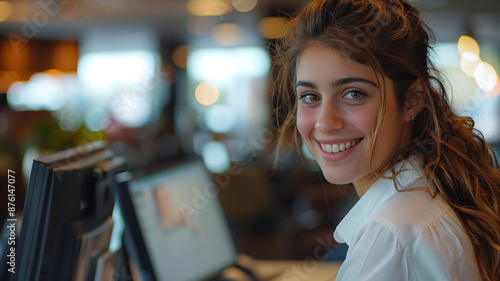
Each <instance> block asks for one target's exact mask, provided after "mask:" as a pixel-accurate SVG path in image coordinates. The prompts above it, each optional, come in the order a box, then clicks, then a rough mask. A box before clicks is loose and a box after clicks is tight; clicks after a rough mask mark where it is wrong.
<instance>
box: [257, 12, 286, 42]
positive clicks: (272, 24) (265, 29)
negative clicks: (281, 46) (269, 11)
mask: <svg viewBox="0 0 500 281" xmlns="http://www.w3.org/2000/svg"><path fill="white" fill-rule="evenodd" d="M287 23H288V19H287V18H284V17H267V18H263V19H261V20H260V22H259V33H260V35H262V37H264V38H266V39H276V38H280V37H282V36H283V34H282V31H283V28H284V27H285V25H286V24H287Z"/></svg>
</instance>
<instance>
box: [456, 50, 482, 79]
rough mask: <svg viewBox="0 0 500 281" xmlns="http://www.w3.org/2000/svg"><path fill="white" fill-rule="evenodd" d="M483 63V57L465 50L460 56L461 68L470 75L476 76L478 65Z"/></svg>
mask: <svg viewBox="0 0 500 281" xmlns="http://www.w3.org/2000/svg"><path fill="white" fill-rule="evenodd" d="M480 63H481V58H480V57H479V56H478V55H476V54H474V53H471V52H464V53H463V54H462V57H461V58H460V68H461V69H462V71H463V72H464V73H465V74H467V75H468V76H470V77H474V76H475V71H476V68H477V66H478V65H479V64H480Z"/></svg>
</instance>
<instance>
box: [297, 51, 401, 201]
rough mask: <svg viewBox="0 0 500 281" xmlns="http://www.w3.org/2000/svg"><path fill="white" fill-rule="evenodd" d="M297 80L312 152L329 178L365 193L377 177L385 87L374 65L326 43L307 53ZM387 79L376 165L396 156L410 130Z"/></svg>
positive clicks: (300, 118) (300, 121) (300, 116)
mask: <svg viewBox="0 0 500 281" xmlns="http://www.w3.org/2000/svg"><path fill="white" fill-rule="evenodd" d="M296 78H297V80H296V81H297V82H296V85H295V86H296V94H297V128H298V130H299V132H300V134H301V135H302V138H303V139H304V141H305V143H306V145H307V147H308V148H309V151H310V152H311V154H312V155H313V156H314V158H315V159H316V161H317V162H318V163H319V165H320V167H321V169H322V171H323V174H324V176H325V178H326V179H327V180H328V181H329V182H331V183H334V184H346V183H354V185H355V187H356V190H357V192H358V194H359V195H360V196H361V195H363V194H364V192H366V190H367V189H368V188H369V187H370V186H371V184H372V183H373V181H374V180H375V179H374V178H373V177H372V176H371V170H370V148H371V143H372V138H373V136H372V133H373V131H374V130H375V125H376V122H377V115H378V112H379V109H380V101H381V99H380V95H381V91H380V89H383V87H384V86H383V85H379V83H378V82H377V76H376V73H375V72H374V71H373V69H372V68H371V67H370V66H368V65H364V64H360V63H357V62H355V61H352V60H349V59H347V58H345V57H343V56H342V55H341V54H340V53H338V52H337V51H336V50H334V49H332V48H328V47H325V46H321V45H312V46H310V47H308V48H307V49H305V50H304V51H303V52H302V54H301V56H300V57H299V60H298V62H297V77H296ZM385 83H386V86H385V87H386V100H385V102H386V111H385V114H384V116H383V119H382V126H381V130H380V134H379V137H378V141H377V143H376V145H375V148H374V163H373V166H374V168H378V167H379V166H380V165H382V163H383V162H384V161H385V160H386V159H387V158H388V157H389V156H391V155H392V152H393V151H394V150H395V149H396V147H397V146H398V145H399V143H400V139H401V138H402V137H403V136H405V135H406V131H407V130H403V128H404V127H405V126H403V125H404V124H405V118H404V117H403V114H400V113H399V110H398V108H397V104H396V99H395V95H394V90H393V86H392V82H391V80H390V79H386V80H385ZM387 169H388V167H387Z"/></svg>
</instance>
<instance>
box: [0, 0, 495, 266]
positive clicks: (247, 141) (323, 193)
mask: <svg viewBox="0 0 500 281" xmlns="http://www.w3.org/2000/svg"><path fill="white" fill-rule="evenodd" d="M305 2H306V1H302V0H260V1H259V0H147V1H138V0H113V1H98V0H37V1H34V0H16V1H14V0H11V1H0V179H1V180H0V181H1V182H7V178H8V171H9V170H12V171H15V172H16V175H17V176H16V185H17V186H16V191H15V192H16V212H17V213H16V215H17V216H18V217H19V219H21V218H22V211H23V203H24V202H23V198H24V196H25V195H26V190H27V187H28V178H29V173H30V170H31V165H32V162H33V159H35V158H38V157H41V156H44V155H49V154H52V153H55V152H57V151H61V150H64V149H68V148H71V147H76V146H79V145H82V144H85V143H90V142H94V141H105V142H106V143H107V144H108V145H109V147H110V148H111V149H112V150H113V152H114V153H115V154H116V155H119V156H123V157H125V158H126V159H127V169H137V168H141V167H145V166H151V165H160V164H164V163H169V162H173V161H176V160H178V159H181V158H183V157H185V156H186V155H196V156H198V157H200V158H201V159H202V160H203V163H204V165H205V167H206V168H207V169H208V171H209V172H210V173H211V176H212V179H213V180H214V182H215V183H216V184H217V185H218V188H219V192H218V195H219V198H220V201H221V204H222V207H223V210H224V214H225V216H226V218H227V222H228V225H229V228H230V230H231V234H232V236H233V238H234V242H235V245H236V248H237V250H238V252H239V253H244V254H245V255H247V256H249V257H251V258H254V259H264V260H304V259H307V258H310V257H313V256H315V255H317V253H315V250H316V249H317V246H318V243H319V242H318V241H320V240H321V241H324V243H323V242H322V243H323V244H325V243H326V244H327V246H325V247H323V248H322V250H321V257H322V259H324V260H325V261H332V262H341V261H342V258H343V256H342V255H343V250H342V247H341V246H339V245H337V244H336V243H335V241H334V240H333V237H332V234H333V231H334V229H335V226H336V225H337V224H338V223H339V222H340V220H341V219H342V217H343V216H344V215H345V213H346V212H347V211H348V210H349V208H350V207H351V206H352V205H353V204H355V203H356V201H357V199H358V197H357V195H356V193H355V191H354V189H353V187H352V186H350V185H345V186H338V185H333V184H330V183H328V182H327V181H326V180H325V179H324V178H323V177H322V175H321V171H320V170H319V167H318V166H317V165H316V164H315V162H314V160H313V159H312V158H311V156H310V155H309V154H308V152H307V149H306V148H305V147H304V148H303V149H302V151H295V150H293V149H291V148H289V147H283V148H282V149H281V151H280V153H279V155H277V154H276V142H275V141H276V132H277V128H276V117H275V116H274V115H273V110H274V107H273V100H272V77H271V76H270V69H271V64H272V57H271V56H270V53H272V43H273V42H274V41H275V40H277V39H278V38H279V37H280V34H281V33H280V31H281V30H282V28H283V26H284V25H285V24H286V23H287V21H288V20H289V16H290V15H293V12H294V11H295V10H296V9H297V8H298V7H300V6H301V5H303V4H304V3H305ZM410 2H411V3H412V4H414V5H416V6H417V8H418V9H419V10H420V11H421V13H422V15H423V18H424V20H425V21H426V23H427V24H428V25H429V26H430V28H431V29H432V30H433V31H434V32H435V35H436V43H435V45H434V54H433V57H434V62H435V63H436V65H437V67H438V68H439V69H440V70H441V71H442V72H443V73H444V74H445V77H446V78H447V80H448V85H449V86H450V87H452V89H453V90H452V91H451V92H452V97H451V103H452V105H453V107H454V109H455V110H456V111H457V112H459V113H460V114H464V115H469V116H472V117H473V118H474V120H475V124H476V127H477V128H478V129H480V130H481V131H482V133H483V134H484V136H485V139H486V141H487V143H488V144H489V145H490V146H492V147H493V148H494V149H495V151H496V152H497V155H498V154H499V153H500V78H499V76H498V73H500V28H499V27H500V6H499V5H498V3H497V1H494V0H477V1H466V0H412V1H410ZM7 198H8V195H7V189H5V188H2V189H1V190H0V202H1V204H0V206H1V209H0V211H1V217H2V219H4V218H5V217H7V203H8V201H7ZM329 249H334V250H331V251H330V250H329Z"/></svg>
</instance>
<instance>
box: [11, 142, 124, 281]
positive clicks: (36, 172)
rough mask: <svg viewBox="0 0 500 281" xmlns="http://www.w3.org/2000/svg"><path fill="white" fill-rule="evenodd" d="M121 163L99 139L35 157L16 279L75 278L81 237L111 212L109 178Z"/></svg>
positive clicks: (14, 277) (26, 201)
mask: <svg viewBox="0 0 500 281" xmlns="http://www.w3.org/2000/svg"><path fill="white" fill-rule="evenodd" d="M123 166H124V161H123V160H122V159H116V158H113V154H112V152H111V151H110V150H108V149H107V147H106V144H105V143H103V142H94V143H89V144H87V145H84V146H80V147H77V148H74V149H69V150H65V151H63V152H59V153H56V154H53V155H49V156H46V157H42V158H39V159H36V160H34V161H33V166H32V171H31V175H30V180H29V184H28V190H27V194H26V200H25V210H24V213H23V219H22V226H21V233H20V238H19V247H18V249H17V253H18V255H19V262H18V266H17V268H16V273H15V274H14V275H13V280H14V281H16V280H19V281H23V280H30V281H32V280H35V281H36V280H64V281H68V280H74V276H75V269H76V265H77V262H78V257H79V254H80V253H79V251H80V245H81V236H82V234H84V233H88V232H91V231H92V230H93V229H95V228H97V227H98V226H100V225H102V224H103V223H104V222H105V221H106V219H107V218H108V217H109V216H110V215H111V213H112V209H113V204H114V196H113V186H112V185H113V177H114V173H115V172H116V171H117V170H119V169H121V168H122V167H123ZM111 174H113V176H111Z"/></svg>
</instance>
